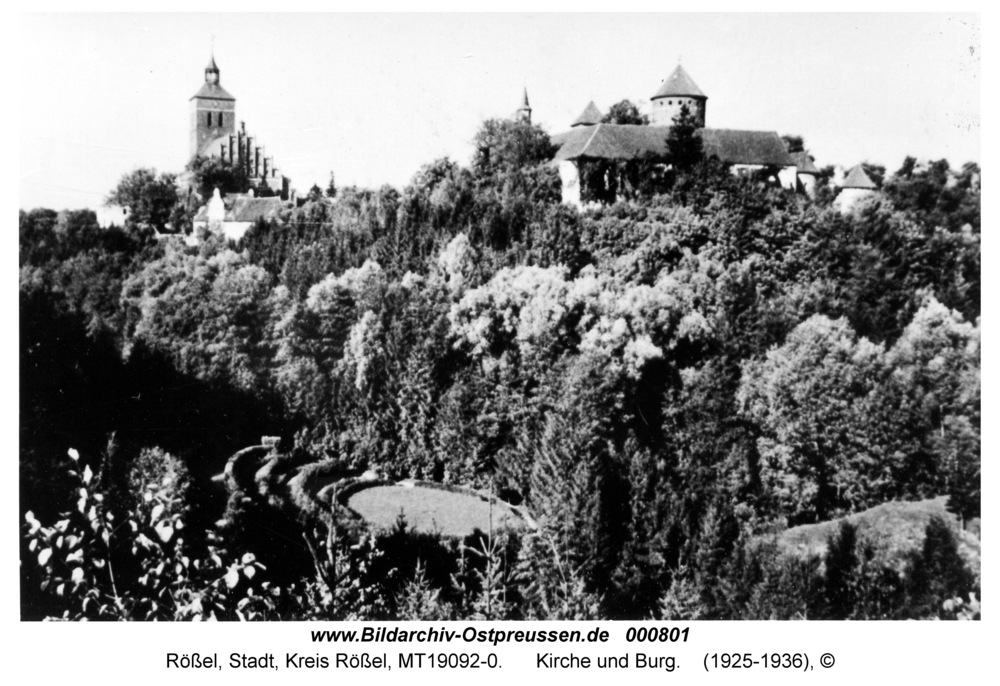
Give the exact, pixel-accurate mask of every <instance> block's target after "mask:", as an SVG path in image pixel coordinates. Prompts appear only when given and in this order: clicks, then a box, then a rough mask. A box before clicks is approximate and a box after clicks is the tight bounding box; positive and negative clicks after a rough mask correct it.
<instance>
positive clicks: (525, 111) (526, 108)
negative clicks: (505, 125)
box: [514, 86, 531, 124]
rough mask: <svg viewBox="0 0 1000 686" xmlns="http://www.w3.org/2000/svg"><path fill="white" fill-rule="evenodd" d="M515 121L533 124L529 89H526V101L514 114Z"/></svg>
mask: <svg viewBox="0 0 1000 686" xmlns="http://www.w3.org/2000/svg"><path fill="white" fill-rule="evenodd" d="M514 119H517V120H520V121H526V122H528V123H529V124H530V123H531V105H529V104H528V87H527V86H525V87H524V100H523V101H522V104H521V106H520V107H518V108H517V111H516V112H514Z"/></svg>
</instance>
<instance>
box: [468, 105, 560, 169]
mask: <svg viewBox="0 0 1000 686" xmlns="http://www.w3.org/2000/svg"><path fill="white" fill-rule="evenodd" d="M473 145H474V146H475V148H476V152H475V154H474V155H473V157H472V172H473V174H475V175H476V176H477V177H487V176H496V175H502V174H504V173H505V172H510V171H513V170H518V169H523V168H525V167H533V166H535V165H538V164H542V163H543V162H548V161H549V160H551V159H552V157H553V155H555V153H556V146H554V145H553V144H552V141H551V140H550V139H549V135H548V134H547V133H546V132H545V130H544V129H542V128H541V127H540V126H536V125H535V124H530V123H528V122H525V121H512V120H509V119H487V120H486V121H484V122H483V125H482V126H481V127H480V128H479V131H478V132H477V133H476V137H475V138H474V139H473Z"/></svg>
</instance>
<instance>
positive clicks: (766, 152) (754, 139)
mask: <svg viewBox="0 0 1000 686" xmlns="http://www.w3.org/2000/svg"><path fill="white" fill-rule="evenodd" d="M669 133H670V127H669V126H642V125H638V124H598V125H596V126H578V127H576V128H574V129H571V130H570V131H567V132H565V133H561V134H559V135H557V136H553V137H552V142H553V144H555V145H558V146H559V150H558V151H557V152H556V155H555V160H557V161H560V160H575V159H606V160H632V159H637V158H639V157H643V156H646V155H651V156H654V157H664V156H665V155H666V153H667V135H668V134H669ZM698 135H699V136H701V139H702V144H703V145H704V149H705V155H706V156H707V157H712V156H715V157H718V158H719V159H720V160H722V161H723V162H727V163H729V164H755V165H757V164H759V165H774V166H778V167H791V166H794V165H795V162H794V161H793V160H792V158H791V157H790V156H789V154H788V150H787V148H786V147H785V143H784V141H782V140H781V137H780V136H779V135H778V134H777V133H775V132H774V131H736V130H732V129H699V130H698Z"/></svg>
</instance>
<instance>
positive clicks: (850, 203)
mask: <svg viewBox="0 0 1000 686" xmlns="http://www.w3.org/2000/svg"><path fill="white" fill-rule="evenodd" d="M877 192H878V191H873V190H870V189H867V188H844V189H843V190H841V191H840V193H838V194H837V197H836V198H834V199H833V206H834V207H836V208H837V209H838V210H840V212H841V213H842V214H847V213H848V212H850V211H851V210H852V209H854V206H855V205H857V204H858V203H859V202H860V201H861V200H863V199H864V198H870V197H871V196H873V195H875V194H876V193H877Z"/></svg>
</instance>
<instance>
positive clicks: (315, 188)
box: [306, 183, 323, 202]
mask: <svg viewBox="0 0 1000 686" xmlns="http://www.w3.org/2000/svg"><path fill="white" fill-rule="evenodd" d="M322 199H323V190H322V189H321V188H320V187H319V185H318V184H315V183H314V184H313V185H312V188H310V189H309V194H308V195H306V200H308V201H309V202H316V201H318V200H322Z"/></svg>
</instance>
